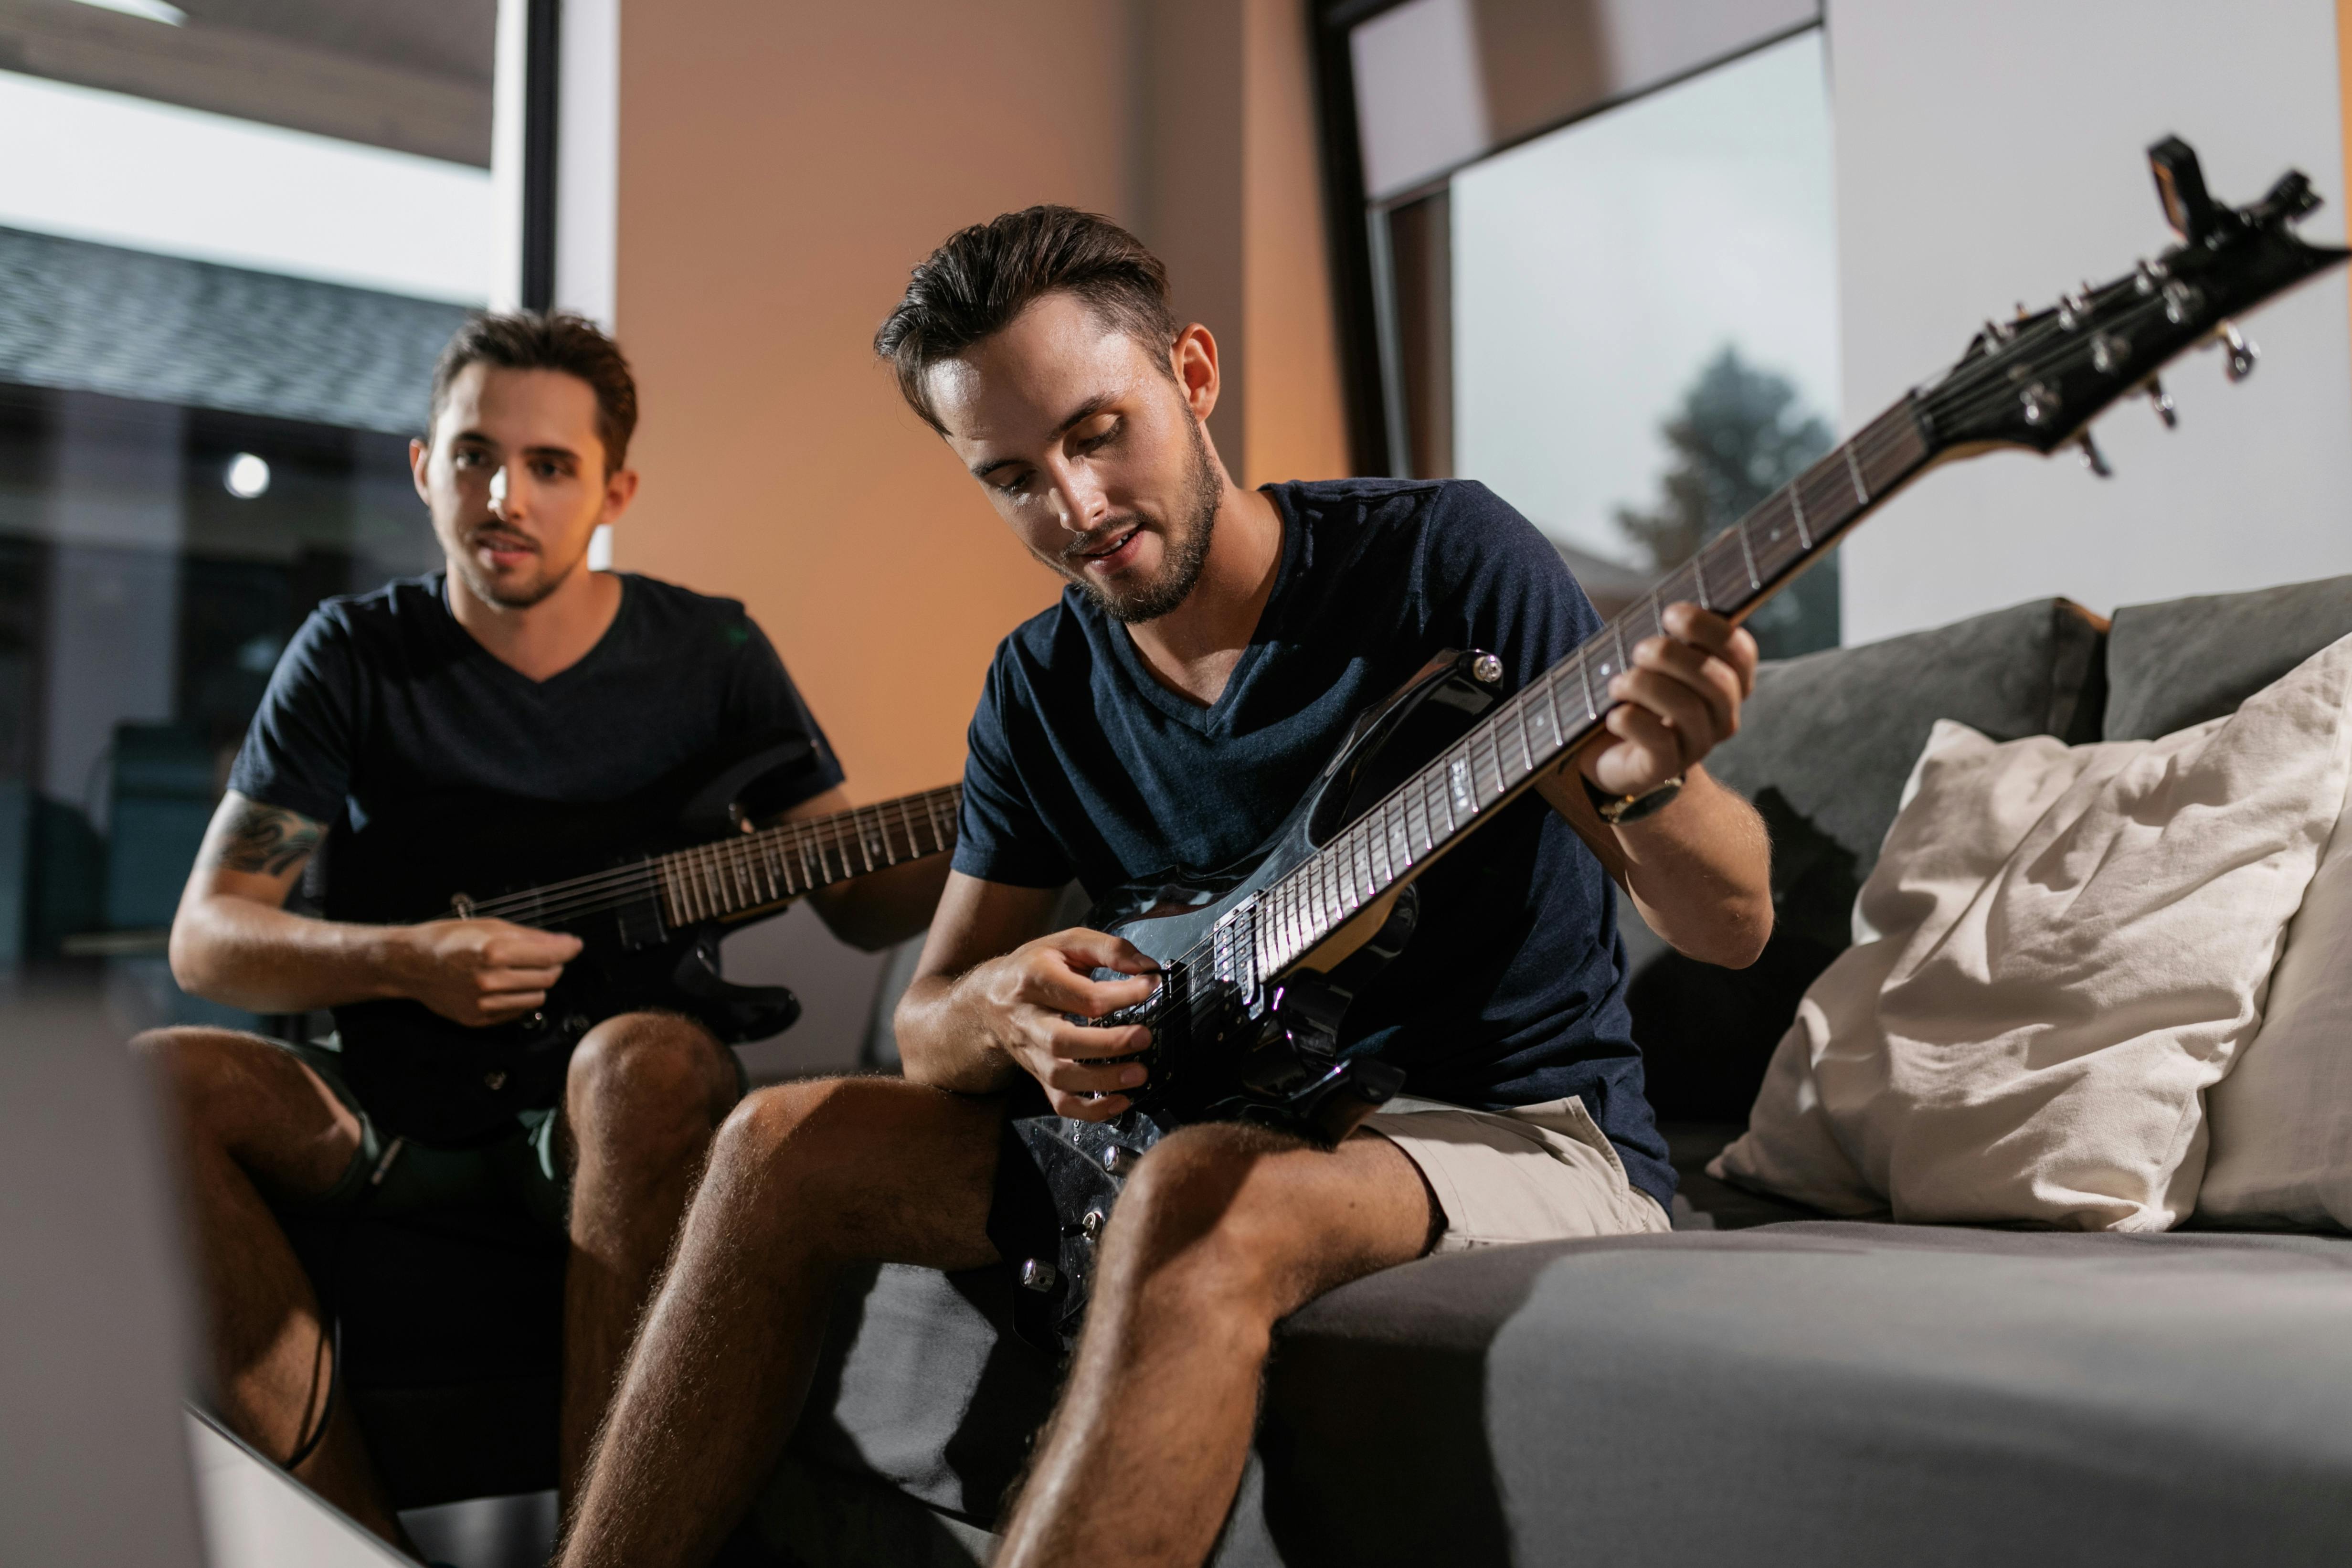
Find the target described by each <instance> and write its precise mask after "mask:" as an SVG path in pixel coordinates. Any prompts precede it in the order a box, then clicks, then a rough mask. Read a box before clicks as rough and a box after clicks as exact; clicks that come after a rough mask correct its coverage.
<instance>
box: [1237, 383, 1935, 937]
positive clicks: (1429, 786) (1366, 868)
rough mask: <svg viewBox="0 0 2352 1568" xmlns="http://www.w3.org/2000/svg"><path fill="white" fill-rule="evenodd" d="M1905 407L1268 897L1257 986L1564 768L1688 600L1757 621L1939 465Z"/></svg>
mask: <svg viewBox="0 0 2352 1568" xmlns="http://www.w3.org/2000/svg"><path fill="white" fill-rule="evenodd" d="M1932 455H1933V454H1932V452H1931V449H1930V444H1929V440H1928V437H1927V432H1926V431H1925V430H1924V429H1923V428H1922V422H1921V416H1920V415H1919V413H1918V411H1917V410H1916V406H1915V405H1914V402H1913V400H1912V399H1911V398H1910V397H1909V396H1906V397H1905V398H1904V400H1903V401H1902V402H1900V403H1898V404H1896V405H1895V406H1894V407H1892V408H1890V409H1888V410H1887V411H1886V412H1885V414H1882V415H1880V416H1878V417H1877V418H1876V419H1874V420H1873V421H1872V422H1871V423H1870V425H1869V426H1866V427H1864V429H1863V430H1862V431H1861V433H1860V434H1858V435H1856V436H1855V437H1853V440H1851V441H1848V442H1847V443H1845V445H1843V446H1842V447H1838V448H1837V449H1835V450H1834V451H1832V452H1831V453H1830V454H1829V455H1828V456H1827V457H1825V458H1822V460H1821V461H1819V462H1817V463H1815V464H1814V465H1813V466H1812V467H1811V468H1807V469H1806V470H1805V471H1804V472H1803V473H1802V474H1801V475H1799V476H1798V477H1797V478H1796V479H1793V480H1791V481H1790V483H1789V484H1787V485H1785V486H1783V487H1781V489H1779V490H1778V491H1776V492H1774V494H1772V495H1771V496H1770V497H1769V498H1768V499H1767V500H1765V501H1764V502H1763V503H1762V504H1761V505H1759V506H1758V507H1757V508H1756V510H1753V511H1751V512H1749V513H1748V515H1747V516H1746V517H1745V518H1743V519H1741V520H1740V521H1738V522H1737V523H1735V524H1733V525H1732V526H1731V527H1730V528H1727V529H1726V530H1724V531H1723V532H1721V533H1719V534H1717V536H1716V537H1715V538H1714V539H1712V540H1710V541H1709V542H1707V543H1706V546H1705V547H1704V548H1703V549H1701V550H1700V551H1699V552H1698V553H1697V554H1696V555H1695V556H1693V557H1692V558H1691V559H1690V560H1689V561H1687V562H1685V563H1683V564H1682V565H1680V566H1677V567H1675V569H1674V570H1673V571H1672V572H1669V573H1667V574H1665V575H1664V577H1663V578H1661V579H1660V580H1659V582H1658V583H1657V584H1656V585H1655V586H1654V587H1653V588H1652V589H1651V590H1650V592H1649V594H1648V595H1646V596H1645V597H1643V599H1641V600H1639V601H1637V602H1636V603H1634V604H1633V605H1630V606H1628V607H1627V608H1626V609H1625V610H1624V611H1623V612H1622V613H1621V614H1620V615H1618V616H1616V617H1615V618H1614V619H1613V620H1612V621H1610V622H1609V624H1608V625H1607V626H1603V627H1602V628H1601V630H1600V632H1599V633H1597V634H1596V635H1595V636H1593V637H1591V639H1590V640H1588V641H1587V642H1585V643H1584V644H1583V645H1582V646H1581V647H1579V648H1578V649H1577V650H1576V651H1575V652H1574V653H1572V654H1570V656H1569V657H1568V658H1564V659H1562V660H1561V661H1560V662H1559V663H1558V664H1556V665H1554V666H1553V667H1552V668H1550V669H1549V670H1547V671H1545V672H1544V674H1543V675H1542V676H1540V677H1538V679H1535V680H1534V681H1532V682H1530V683H1529V684H1528V688H1527V689H1525V690H1523V691H1520V692H1518V693H1517V694H1516V695H1515V696H1513V697H1511V698H1510V699H1509V700H1507V701H1505V702H1503V703H1502V704H1500V705H1499V706H1497V707H1496V709H1495V710H1493V711H1491V712H1489V713H1488V714H1487V715H1486V718H1484V719H1483V720H1481V721H1479V722H1478V724H1477V725H1476V726H1475V728H1473V729H1472V730H1471V731H1470V732H1469V733H1468V734H1466V735H1465V736H1464V737H1463V738H1462V739H1461V740H1460V741H1459V742H1456V743H1455V744H1454V746H1453V747H1452V748H1451V749H1449V750H1448V751H1447V752H1444V754H1443V755H1442V756H1440V757H1438V758H1437V759H1436V760H1435V761H1434V762H1433V763H1430V764H1429V765H1428V766H1426V767H1424V768H1423V769H1422V770H1421V771H1420V772H1419V773H1415V774H1414V775H1413V776H1412V778H1410V779H1407V780H1406V781H1405V782H1404V783H1403V784H1400V785H1399V786H1398V787H1397V788H1396V789H1395V790H1394V791H1392V792H1391V794H1390V795H1388V796H1387V797H1386V798H1385V799H1383V800H1382V801H1381V803H1380V804H1379V805H1376V806H1374V807H1373V808H1372V809H1371V810H1370V811H1368V812H1366V813H1365V814H1364V815H1363V816H1360V817H1359V818H1357V819H1356V821H1354V822H1353V823H1351V824H1349V826H1348V827H1347V828H1345V829H1344V830H1342V831H1341V832H1340V833H1339V835H1338V836H1337V837H1335V838H1334V839H1333V840H1332V841H1331V842H1330V843H1328V844H1327V845H1325V846H1324V847H1322V848H1321V849H1320V850H1318V852H1317V853H1316V854H1315V855H1314V856H1312V857H1311V858H1308V859H1307V860H1306V861H1305V862H1304V863H1302V864H1301V865H1299V866H1298V867H1297V868H1296V869H1294V870H1293V871H1292V872H1291V873H1290V874H1289V875H1288V876H1286V877H1285V878H1284V879H1282V880H1281V881H1279V882H1276V883H1275V884H1274V885H1273V886H1271V887H1269V888H1268V889H1266V890H1265V893H1264V894H1263V895H1262V896H1261V898H1260V899H1259V900H1258V905H1257V909H1256V912H1255V921H1254V924H1255V931H1254V941H1255V958H1256V961H1257V973H1259V974H1261V975H1273V974H1277V973H1281V972H1282V971H1283V970H1284V969H1286V968H1287V967H1288V966H1290V965H1291V964H1293V963H1297V962H1298V961H1299V960H1300V959H1302V958H1304V957H1306V956H1307V954H1308V953H1310V952H1313V951H1314V950H1315V949H1316V948H1317V947H1318V946H1320V945H1321V944H1322V943H1323V942H1326V941H1328V939H1329V938H1330V937H1331V936H1332V935H1333V934H1334V933H1336V932H1337V931H1339V929H1340V928H1341V927H1342V926H1344V925H1346V924H1347V923H1348V921H1350V920H1352V919H1353V918H1354V917H1355V916H1356V915H1357V914H1358V913H1359V912H1360V911H1361V910H1364V909H1365V908H1367V907H1368V906H1370V905H1372V904H1375V903H1377V902H1379V901H1380V900H1381V899H1382V898H1383V897H1385V896H1386V895H1388V894H1389V893H1390V892H1391V891H1393V890H1394V889H1398V888H1400V887H1402V886H1403V885H1404V884H1405V883H1406V882H1408V881H1410V880H1412V879H1413V878H1414V877H1415V876H1418V875H1419V874H1420V873H1421V872H1422V871H1423V869H1425V868H1427V867H1428V866H1429V864H1430V863H1431V862H1432V861H1433V860H1435V859H1436V858H1438V857H1439V856H1441V855H1443V854H1444V853H1445V852H1446V851H1447V850H1449V849H1451V848H1453V847H1454V846H1455V845H1456V844H1459V843H1460V842H1461V841H1462V840H1463V839H1465V838H1466V837H1469V836H1470V834H1471V833H1472V832H1474V831H1475V829H1476V828H1477V826H1478V825H1479V824H1480V823H1481V822H1482V821H1484V820H1485V819H1486V817H1488V816H1491V815H1492V814H1493V812H1494V811H1495V809H1496V807H1498V806H1500V805H1505V804H1507V803H1508V802H1509V801H1510V800H1512V799H1513V798H1514V797H1516V796H1517V795H1519V794H1520V793H1521V792H1522V791H1524V790H1525V789H1527V788H1528V786H1529V785H1531V784H1534V783H1535V781H1536V780H1537V779H1538V778H1539V777H1541V776H1542V775H1543V774H1544V773H1548V772H1549V771H1550V770H1552V769H1554V768H1557V767H1558V766H1559V764H1560V763H1561V761H1562V760H1563V759H1565V758H1566V757H1567V756H1568V755H1569V753H1570V752H1573V751H1575V750H1576V749H1577V747H1578V746H1580V745H1581V744H1582V743H1583V742H1585V740H1586V739H1587V738H1588V737H1589V736H1591V734H1592V732H1593V731H1596V730H1598V729H1599V728H1600V727H1601V720H1602V718H1603V717H1604V716H1606V715H1607V713H1608V712H1609V710H1611V709H1612V708H1614V707H1616V706H1617V705H1618V704H1617V702H1616V700H1614V699H1613V698H1612V697H1611V696H1610V695H1609V682H1610V680H1611V679H1612V678H1613V677H1614V676H1615V675H1616V674H1617V673H1618V672H1619V671H1621V670H1622V669H1623V668H1625V665H1626V659H1627V656H1628V655H1629V654H1630V653H1631V652H1632V650H1633V648H1634V647H1637V646H1638V645H1639V644H1640V643H1641V642H1642V641H1643V639H1645V638H1648V637H1656V636H1658V635H1660V633H1661V632H1662V631H1663V629H1664V624H1663V612H1664V607H1665V606H1666V605H1671V604H1675V603H1678V602H1684V601H1687V602H1689V603H1691V604H1695V605H1700V606H1701V607H1703V608H1705V609H1708V610H1712V611H1714V612H1715V613H1716V614H1717V615H1720V616H1727V617H1728V618H1729V619H1731V620H1733V621H1735V622H1737V621H1742V620H1745V619H1747V618H1748V616H1750V615H1752V614H1754V613H1755V611H1756V609H1757V607H1758V606H1759V605H1762V604H1763V603H1764V601H1765V600H1767V599H1769V598H1770V597H1771V596H1772V595H1774V594H1776V593H1778V592H1780V589H1782V588H1784V587H1786V586H1787V585H1788V584H1790V582H1792V581H1794V580H1795V579H1796V577H1797V576H1798V575H1799V574H1801V573H1802V572H1803V571H1804V569H1805V568H1806V567H1807V566H1809V565H1811V563H1813V562H1814V561H1816V560H1818V559H1820V557H1821V556H1822V554H1824V553H1826V552H1828V551H1829V550H1830V548H1831V547H1832V545H1834V544H1835V543H1836V542H1837V541H1838V538H1839V536H1840V535H1842V534H1843V533H1844V532H1845V531H1847V530H1848V529H1851V528H1852V527H1853V525H1854V524H1855V523H1857V522H1859V521H1862V519H1863V517H1864V515H1865V514H1866V513H1868V512H1869V511H1870V510H1872V509H1873V508H1874V507H1875V506H1877V505H1878V504H1879V503H1880V502H1882V501H1884V500H1885V499H1886V498H1887V497H1889V496H1890V495H1892V494H1894V492H1895V490H1896V489H1899V488H1900V487H1901V486H1902V485H1903V483H1904V481H1906V479H1910V478H1911V477H1912V476H1913V475H1914V474H1916V473H1917V472H1918V471H1919V470H1920V469H1921V468H1925V467H1927V462H1928V459H1929V458H1930V457H1931V456H1932Z"/></svg>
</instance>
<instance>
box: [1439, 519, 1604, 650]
mask: <svg viewBox="0 0 2352 1568" xmlns="http://www.w3.org/2000/svg"><path fill="white" fill-rule="evenodd" d="M1444 505H1445V508H1446V515H1445V516H1444V517H1443V518H1441V519H1438V520H1436V521H1435V523H1434V525H1433V526H1432V527H1431V528H1430V529H1429V530H1428V531H1427V532H1426V533H1424V534H1423V551H1424V552H1425V558H1424V560H1423V563H1422V572H1421V579H1422V584H1423V597H1422V603H1423V613H1424V614H1425V615H1426V616H1428V617H1429V621H1428V623H1427V625H1426V626H1424V628H1423V631H1424V635H1425V637H1427V638H1428V640H1429V645H1430V646H1433V647H1475V648H1484V649H1485V650H1486V651H1487V652H1489V653H1492V654H1494V655H1495V656H1496V658H1500V659H1501V660H1502V661H1503V668H1505V669H1506V670H1507V671H1508V672H1509V676H1510V689H1512V690H1514V691H1517V690H1521V689H1525V688H1526V687H1527V686H1528V683H1529V682H1531V681H1533V680H1534V679H1536V678H1537V677H1538V676H1539V675H1541V674H1542V673H1543V672H1544V671H1545V670H1547V669H1549V668H1551V667H1552V666H1553V665H1555V664H1558V663H1559V661H1560V660H1561V659H1563V658H1567V657H1568V656H1569V655H1570V653H1573V652H1574V651H1575V650H1576V648H1577V647H1578V646H1579V645H1580V644H1581V643H1582V642H1584V640H1585V639H1586V638H1588V637H1591V636H1592V634H1593V633H1595V632H1597V631H1599V630H1600V629H1601V616H1600V614H1599V612H1597V611H1595V610H1594V609H1593V607H1592V602H1591V600H1590V599H1588V598H1586V597H1585V596H1584V590H1583V588H1582V587H1580V586H1579V585H1578V584H1577V581H1576V574H1574V573H1572V572H1570V570H1569V569H1568V563H1566V562H1565V561H1562V560H1561V559H1560V557H1559V551H1557V550H1555V549H1553V548H1552V546H1551V543H1550V542H1549V541H1548V540H1546V539H1545V538H1544V536H1543V535H1542V534H1541V533H1540V532H1538V531H1537V529H1536V526H1535V524H1533V523H1531V522H1529V521H1528V520H1527V519H1526V518H1524V517H1522V516H1520V515H1519V513H1518V511H1517V509H1515V508H1514V507H1512V506H1511V504H1510V503H1509V502H1508V501H1506V500H1503V499H1502V498H1501V497H1499V496H1497V495H1496V494H1495V492H1494V491H1492V490H1490V489H1487V488H1486V486H1484V485H1482V484H1476V483H1464V484H1455V485H1449V486H1447V487H1446V489H1445V491H1444Z"/></svg>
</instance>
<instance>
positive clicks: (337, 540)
mask: <svg viewBox="0 0 2352 1568" xmlns="http://www.w3.org/2000/svg"><path fill="white" fill-rule="evenodd" d="M498 15H499V7H498V0H400V3H399V4H396V5H388V4H379V3H375V0H306V3H304V4H301V5H286V4H280V3H277V0H173V3H172V4H165V3H164V0H104V3H103V4H100V3H98V0H0V61H5V62H7V64H8V65H9V67H10V68H9V69H7V70H0V138H5V141H6V142H7V144H8V145H9V146H10V148H11V149H12V153H11V156H10V157H9V158H8V159H7V160H6V161H5V163H0V958H5V959H15V958H18V957H34V958H44V957H57V956H60V955H63V956H67V957H81V958H86V959H90V960H93V961H97V962H102V963H105V964H106V965H107V966H108V968H109V973H110V984H113V985H114V986H115V987H116V989H117V990H118V992H125V991H127V992H129V993H131V995H129V996H128V997H127V998H126V999H127V1000H131V1001H133V1002H134V1003H137V1004H139V1006H138V1011H140V1012H141V1013H143V1014H144V1015H146V1016H150V1017H183V1018H185V1017H196V1016H207V1013H208V1011H210V1010H207V1009H205V1008H204V1007H203V1006H201V1005H198V1004H195V1003H194V1002H192V1001H190V1000H189V999H187V998H184V997H181V996H179V995H178V994H177V993H176V992H175V991H174V990H173V987H172V985H171V983H170V979H169V974H168V971H167V970H166V967H165V965H164V962H163V956H162V950H163V931H164V930H165V928H166V927H168V925H169V923H170V920H171V916H172V910H173V905H174V903H175V902H176V900H177V898H178V893H179V889H180V885H181V883H182V882H183V881H184V879H185V878H186V876H187V872H188V868H189V866H190V865H191V863H192V861H193V858H194V851H195V847H196V841H197V837H198V836H199V835H200V834H201V833H202V831H203V827H204V824H205V820H206V819H207V818H208V817H209V816H210V815H211V812H212V809H213V806H214V805H215V802H216V800H217V799H218V796H219V792H220V789H221V787H222V781H223V779H224V777H225V775H226V769H227V765H228V762H229V759H230V758H231V756H232V755H233V754H234V752H235V749H236V744H237V742H238V741H239V739H240V738H241V737H242V735H243V733H244V730H245V726H246V724H247V721H248V720H249V719H250V717H251V715H252V712H253V710H254V707H255V705H256V703H257V700H259V697H260V693H261V689H262V686H263V683H264V682H265V681H266V680H267V679H268V674H269V670H270V668H271V667H272V666H273V665H274V663H275V662H276V660H277V658H278V653H279V652H280V651H281V650H282V649H283V647H285V644H286V640H287V638H288V637H289V636H290V635H291V634H292V632H293V630H294V629H295V627H296V626H299V624H300V622H301V619H302V617H303V616H305V615H307V614H308V613H309V611H310V608H311V607H312V606H313V605H316V604H317V603H318V601H319V600H320V598H321V597H323V596H326V595H331V594H342V593H351V592H355V591H363V590H365V589H368V588H372V587H373V586H375V585H377V584H381V583H383V581H385V580H386V579H387V578H389V577H392V576H394V575H398V574H406V573H413V572H416V571H420V570H424V569H425V568H427V567H429V566H430V565H431V564H433V563H435V562H436V560H437V559H438V554H437V552H436V549H435V548H434V545H433V541H432V537H431V531H430V528H429V525H428V523H427V521H426V519H425V513H424V510H423V508H422V507H421V506H420V505H419V504H418V502H417V501H416V499H415V495H414V493H413V492H412V490H411V489H410V484H409V479H408V468H407V456H406V444H407V439H408V437H410V436H412V435H414V434H415V433H416V432H417V431H418V430H419V429H420V427H421V426H422V424H423V419H424V414H425V409H424V406H423V400H424V394H425V384H426V381H427V378H428V375H429V372H430V367H431V364H432V362H433V358H434V356H435V355H436V353H437V352H438V351H439V349H440V346H441V344H442V343H443V342H445V341H446V339H447V337H448V335H449V333H450V331H452V330H453V329H454V327H455V326H456V325H457V322H458V321H460V320H461V319H462V317H463V315H464V313H465V311H466V310H467V309H468V308H469V307H474V306H479V305H482V304H485V303H488V302H489V301H490V300H493V299H497V298H501V297H503V296H508V295H510V294H511V292H512V290H511V289H507V288H502V287H501V282H502V279H508V278H510V277H513V276H514V275H515V273H516V270H517V250H518V247H520V244H521V240H520V235H521V232H522V231H521V226H520V205H521V204H520V200H519V199H518V196H517V192H518V190H519V182H518V181H517V180H516V179H514V178H511V177H509V175H511V174H513V171H512V170H510V169H504V168H502V170H501V172H500V174H499V175H498V176H495V177H494V175H493V172H492V163H493V157H492V150H493V146H494V143H499V142H501V141H502V140H504V139H502V138H501V137H500V136H499V135H498V134H497V133H496V132H497V129H498V126H499V119H500V117H499V114H498V113H497V112H496V102H497V96H498V95H497V93H496V92H495V90H494V84H495V80H496V78H497V72H496V70H495V69H494V66H495V63H496V59H495V57H496V54H497V37H498V33H499V28H498V25H497V23H498ZM510 220H511V221H510ZM215 1016H217V1015H216V1014H215Z"/></svg>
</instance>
